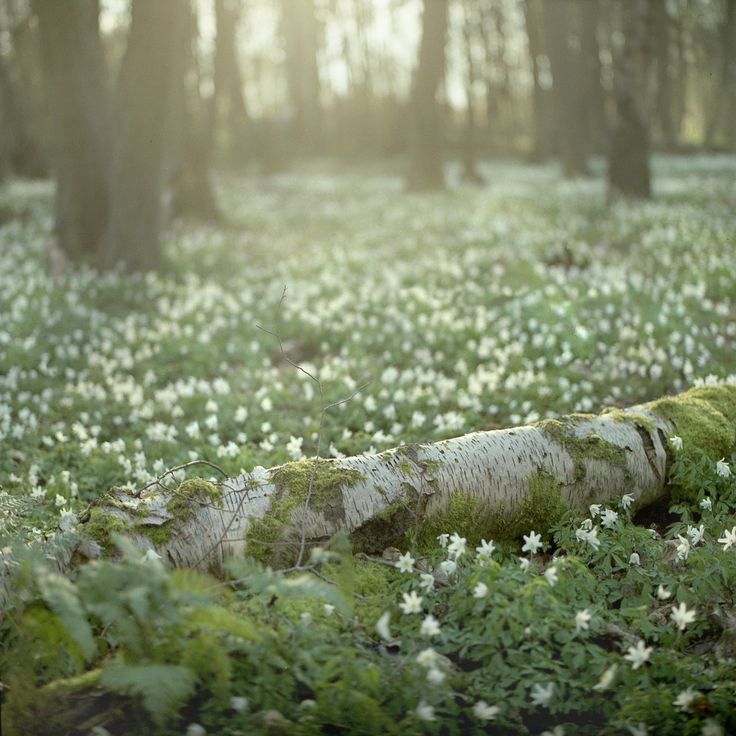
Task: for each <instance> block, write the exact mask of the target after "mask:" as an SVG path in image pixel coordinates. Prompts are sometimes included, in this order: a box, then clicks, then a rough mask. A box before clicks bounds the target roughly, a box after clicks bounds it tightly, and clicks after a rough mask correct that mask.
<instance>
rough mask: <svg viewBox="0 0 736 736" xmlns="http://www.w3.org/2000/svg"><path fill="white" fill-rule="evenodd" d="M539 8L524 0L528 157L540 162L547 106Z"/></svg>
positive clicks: (546, 145)
mask: <svg viewBox="0 0 736 736" xmlns="http://www.w3.org/2000/svg"><path fill="white" fill-rule="evenodd" d="M539 15H540V9H539V6H538V5H537V3H536V1H535V0H524V22H525V28H526V38H527V45H528V47H529V58H530V61H531V67H532V80H533V83H534V86H533V88H532V149H531V154H530V159H531V161H532V162H536V163H540V162H542V161H544V160H545V159H546V158H547V155H548V153H549V143H548V135H547V130H548V123H547V117H548V116H547V106H546V104H545V103H546V99H545V92H544V89H543V88H542V82H541V70H540V68H539V58H540V57H541V56H542V55H543V54H544V50H543V46H542V32H541V28H540V17H539Z"/></svg>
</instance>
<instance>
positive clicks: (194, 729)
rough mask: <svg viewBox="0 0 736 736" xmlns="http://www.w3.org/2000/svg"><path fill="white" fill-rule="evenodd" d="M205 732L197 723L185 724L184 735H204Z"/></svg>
mask: <svg viewBox="0 0 736 736" xmlns="http://www.w3.org/2000/svg"><path fill="white" fill-rule="evenodd" d="M206 733H207V731H205V730H204V727H203V726H200V725H199V723H190V724H189V725H188V726H187V730H186V736H205V734H206Z"/></svg>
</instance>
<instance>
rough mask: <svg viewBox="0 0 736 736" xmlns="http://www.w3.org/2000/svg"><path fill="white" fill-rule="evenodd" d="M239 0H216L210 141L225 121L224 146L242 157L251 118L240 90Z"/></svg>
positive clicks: (234, 155)
mask: <svg viewBox="0 0 736 736" xmlns="http://www.w3.org/2000/svg"><path fill="white" fill-rule="evenodd" d="M241 12H242V8H241V4H240V0H215V26H216V31H217V38H216V42H215V58H214V74H213V77H214V92H213V95H212V100H211V106H212V107H211V122H210V136H211V140H210V145H211V146H213V145H214V143H215V140H214V138H215V137H216V134H217V131H218V130H219V128H220V126H221V125H222V124H223V123H224V126H223V127H224V131H225V136H224V144H225V145H224V148H225V151H226V152H227V154H228V156H230V157H232V158H234V159H235V160H236V161H243V160H244V159H245V152H246V148H247V146H248V139H249V137H250V118H249V116H248V108H247V106H246V104H245V95H244V93H243V75H242V73H241V70H240V62H239V60H238V52H237V38H236V37H237V30H238V23H239V21H240V14H241Z"/></svg>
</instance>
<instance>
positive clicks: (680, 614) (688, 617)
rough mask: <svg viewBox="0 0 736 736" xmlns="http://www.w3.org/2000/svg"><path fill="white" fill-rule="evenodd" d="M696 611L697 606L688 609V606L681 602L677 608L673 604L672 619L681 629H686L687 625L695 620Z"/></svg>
mask: <svg viewBox="0 0 736 736" xmlns="http://www.w3.org/2000/svg"><path fill="white" fill-rule="evenodd" d="M696 611H697V609H695V608H693V609H692V610H688V608H687V606H686V605H685V604H684V603H682V602H680V605H679V606H678V607H677V608H676V607H675V606H672V613H671V614H670V619H671V620H672V622H673V623H674V624H675V625H676V626H677V628H678V629H679V630H680V631H685V627H686V626H687V625H688V624H691V623H692V622H693V621H695V614H696Z"/></svg>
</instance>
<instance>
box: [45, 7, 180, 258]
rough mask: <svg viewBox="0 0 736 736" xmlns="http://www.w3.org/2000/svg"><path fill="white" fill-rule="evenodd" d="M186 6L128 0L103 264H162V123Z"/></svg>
mask: <svg viewBox="0 0 736 736" xmlns="http://www.w3.org/2000/svg"><path fill="white" fill-rule="evenodd" d="M51 2H52V3H56V0H51ZM56 4H58V3H56ZM186 11H187V5H186V3H185V2H182V0H156V2H150V0H133V2H132V19H131V25H130V31H129V34H128V46H127V48H126V51H125V56H124V57H123V61H122V65H121V69H120V78H119V80H118V89H117V99H116V101H115V102H116V105H115V115H114V126H115V130H114V135H115V150H114V154H113V161H112V168H111V188H110V191H111V198H110V205H111V212H110V219H109V224H108V229H107V233H106V237H105V243H104V249H103V253H102V262H103V265H105V266H107V267H110V266H114V265H115V264H116V263H118V262H122V263H123V264H124V265H125V267H126V268H127V269H128V270H131V271H145V270H151V269H156V268H158V267H159V266H160V265H161V246H160V226H161V222H160V220H161V213H162V209H161V199H162V192H163V178H164V171H163V152H164V126H165V120H166V114H167V111H168V106H169V103H170V96H171V95H170V92H171V86H172V81H173V77H174V72H173V71H172V61H173V60H174V59H175V57H176V44H177V37H178V35H179V34H180V33H181V30H180V29H181V24H182V23H183V22H184V21H185V18H186Z"/></svg>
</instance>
